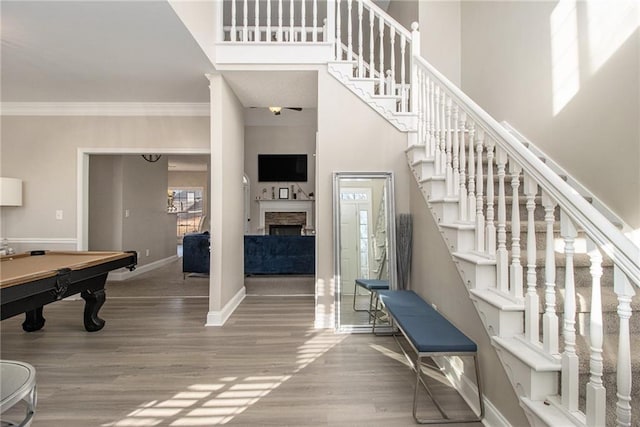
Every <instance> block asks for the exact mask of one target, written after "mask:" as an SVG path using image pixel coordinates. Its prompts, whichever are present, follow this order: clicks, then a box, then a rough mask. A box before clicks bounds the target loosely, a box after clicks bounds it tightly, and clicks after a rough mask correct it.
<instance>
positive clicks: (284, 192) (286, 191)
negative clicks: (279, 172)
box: [278, 187, 289, 199]
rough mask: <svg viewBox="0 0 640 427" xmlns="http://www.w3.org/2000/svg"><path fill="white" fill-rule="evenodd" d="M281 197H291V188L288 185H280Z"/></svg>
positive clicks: (279, 196)
mask: <svg viewBox="0 0 640 427" xmlns="http://www.w3.org/2000/svg"><path fill="white" fill-rule="evenodd" d="M278 198H279V199H288V198H289V189H288V188H286V187H280V191H279V192H278Z"/></svg>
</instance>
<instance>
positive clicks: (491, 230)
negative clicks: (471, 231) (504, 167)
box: [486, 138, 496, 256]
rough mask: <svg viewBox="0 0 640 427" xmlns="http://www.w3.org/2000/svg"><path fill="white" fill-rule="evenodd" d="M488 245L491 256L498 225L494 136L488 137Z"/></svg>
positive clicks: (494, 247)
mask: <svg viewBox="0 0 640 427" xmlns="http://www.w3.org/2000/svg"><path fill="white" fill-rule="evenodd" d="M486 145H487V228H486V235H487V236H486V237H487V246H486V250H487V253H488V254H489V255H490V256H495V255H496V225H495V222H494V215H495V213H494V210H493V205H494V197H495V193H494V182H493V158H494V154H493V153H494V148H495V145H496V143H495V141H493V139H492V138H488V139H487V143H486Z"/></svg>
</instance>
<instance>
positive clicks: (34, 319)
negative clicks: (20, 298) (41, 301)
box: [22, 306, 45, 332]
mask: <svg viewBox="0 0 640 427" xmlns="http://www.w3.org/2000/svg"><path fill="white" fill-rule="evenodd" d="M44 322H45V318H44V316H43V315H42V306H40V307H38V308H36V309H35V310H30V311H27V312H26V313H25V319H24V322H23V323H22V329H23V330H24V331H25V332H33V331H39V330H40V329H42V327H43V326H44Z"/></svg>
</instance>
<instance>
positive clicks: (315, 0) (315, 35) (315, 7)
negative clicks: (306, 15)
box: [311, 0, 326, 43]
mask: <svg viewBox="0 0 640 427" xmlns="http://www.w3.org/2000/svg"><path fill="white" fill-rule="evenodd" d="M317 28H318V0H313V34H312V35H311V40H312V41H313V42H314V43H315V42H317V41H318V31H317ZM325 41H326V40H325Z"/></svg>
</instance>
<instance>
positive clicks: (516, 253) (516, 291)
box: [509, 160, 522, 298]
mask: <svg viewBox="0 0 640 427" xmlns="http://www.w3.org/2000/svg"><path fill="white" fill-rule="evenodd" d="M509 172H511V190H512V191H511V194H512V197H511V201H512V203H511V267H510V269H509V274H510V276H509V283H510V289H511V295H512V296H513V297H514V298H522V264H521V263H520V198H519V197H518V188H520V172H522V168H521V167H520V166H518V165H517V164H516V163H515V162H514V161H513V160H512V161H510V162H509Z"/></svg>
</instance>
